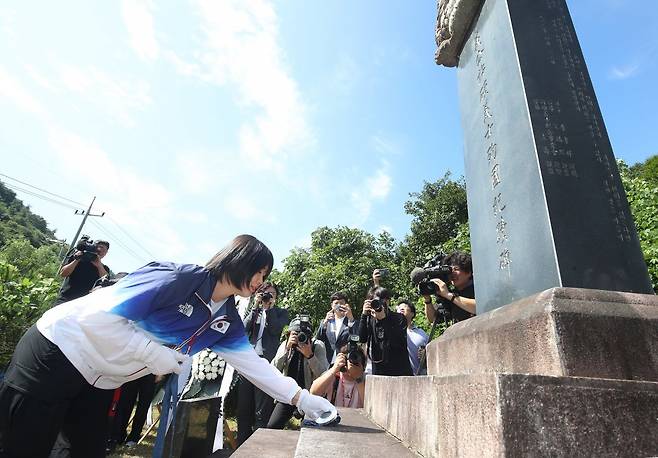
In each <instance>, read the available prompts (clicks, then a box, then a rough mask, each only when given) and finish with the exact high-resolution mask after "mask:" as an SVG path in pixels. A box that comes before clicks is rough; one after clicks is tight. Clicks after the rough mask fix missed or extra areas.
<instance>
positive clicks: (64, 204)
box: [4, 183, 78, 210]
mask: <svg viewBox="0 0 658 458" xmlns="http://www.w3.org/2000/svg"><path fill="white" fill-rule="evenodd" d="M4 185H5V186H6V187H8V188H9V189H13V190H16V191H21V192H24V193H25V194H28V195H30V196H33V197H37V198H39V199H42V200H45V201H48V202H51V203H53V204H57V205H61V206H62V207H66V208H70V209H72V210H78V208H76V207H74V206H73V205H70V204H67V203H64V202H60V201H58V200H55V199H51V198H50V197H47V196H44V195H41V194H39V193H36V192H34V191H30V190H29V189H24V188H21V187H20V186H16V185H14V184H9V183H4Z"/></svg>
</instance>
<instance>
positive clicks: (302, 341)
mask: <svg viewBox="0 0 658 458" xmlns="http://www.w3.org/2000/svg"><path fill="white" fill-rule="evenodd" d="M288 331H289V335H288V339H287V340H285V341H284V342H282V343H281V345H280V346H279V349H278V350H277V352H276V355H275V356H274V359H273V360H272V365H273V366H274V367H276V368H277V369H279V371H280V372H281V373H282V374H283V375H285V376H287V377H291V378H292V379H294V380H295V381H296V382H297V384H298V385H299V386H301V387H304V388H306V389H309V390H310V388H311V384H312V383H313V381H314V380H315V379H317V378H318V377H319V376H320V375H321V374H322V373H323V372H324V371H326V370H327V367H328V366H329V363H327V356H326V354H325V348H324V344H323V343H322V341H319V340H315V339H313V337H312V336H313V327H312V326H311V320H310V318H309V316H308V315H297V316H296V317H295V318H294V319H293V320H292V321H291V322H290V325H289V326H288ZM296 410H297V409H296V408H295V406H293V405H290V404H285V403H283V402H279V403H277V404H276V405H275V406H274V410H273V411H272V416H271V417H270V420H269V422H268V423H267V427H268V428H270V429H283V427H284V426H285V425H286V423H287V422H288V420H290V418H292V416H293V415H295V412H296ZM297 415H298V414H297Z"/></svg>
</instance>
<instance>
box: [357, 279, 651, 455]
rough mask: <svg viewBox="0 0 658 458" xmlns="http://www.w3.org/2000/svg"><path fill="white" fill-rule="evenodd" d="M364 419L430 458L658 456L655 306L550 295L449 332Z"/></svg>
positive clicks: (385, 389)
mask: <svg viewBox="0 0 658 458" xmlns="http://www.w3.org/2000/svg"><path fill="white" fill-rule="evenodd" d="M427 349H428V372H429V374H430V375H428V376H425V377H378V376H369V377H368V378H367V382H366V402H365V411H366V413H367V415H368V416H369V417H370V418H371V419H372V420H373V421H374V422H375V423H377V424H379V425H381V426H382V427H384V428H385V429H386V430H387V431H388V432H390V433H391V434H393V435H394V436H396V437H398V438H399V439H400V440H402V441H403V442H404V443H405V444H406V445H408V446H410V447H411V448H413V449H415V450H416V451H418V452H419V453H420V454H422V455H423V456H426V457H437V456H442V457H443V456H507V455H511V456H528V455H530V456H583V455H587V456H658V351H657V350H658V298H656V296H649V295H640V294H632V293H613V292H604V291H595V290H585V289H574V288H553V289H550V290H547V291H544V292H542V293H540V294H537V295H534V296H531V297H529V298H526V299H523V300H520V301H517V302H514V303H512V304H509V305H507V306H505V307H501V308H499V309H496V310H494V311H492V312H489V313H485V314H483V315H480V316H478V317H475V318H472V319H470V320H467V321H465V322H462V323H458V324H456V325H454V326H452V327H451V328H450V329H449V330H448V331H447V332H446V333H445V334H444V335H443V336H441V337H440V338H439V339H437V340H436V341H434V342H432V343H431V344H430V345H428V347H427Z"/></svg>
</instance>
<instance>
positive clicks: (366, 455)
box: [295, 409, 418, 458]
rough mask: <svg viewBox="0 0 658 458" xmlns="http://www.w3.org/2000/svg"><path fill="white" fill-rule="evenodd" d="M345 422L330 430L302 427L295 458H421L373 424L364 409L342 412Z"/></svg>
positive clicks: (343, 410)
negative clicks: (384, 457)
mask: <svg viewBox="0 0 658 458" xmlns="http://www.w3.org/2000/svg"><path fill="white" fill-rule="evenodd" d="M338 411H339V413H340V416H341V422H340V424H339V425H337V426H334V427H327V428H302V430H301V434H300V435H299V442H298V444H297V451H296V452H295V458H337V457H341V458H342V457H354V458H382V457H383V456H388V457H396V458H398V457H399V458H405V457H409V458H418V455H417V454H416V453H414V452H412V451H411V450H409V449H408V448H407V447H405V446H404V445H403V444H402V443H401V442H400V441H399V440H398V439H396V438H395V437H393V436H391V435H390V434H388V433H386V431H384V430H383V429H382V428H380V427H379V426H377V425H375V424H374V423H372V422H371V421H370V420H368V419H367V418H366V417H365V415H364V414H363V410H362V409H338Z"/></svg>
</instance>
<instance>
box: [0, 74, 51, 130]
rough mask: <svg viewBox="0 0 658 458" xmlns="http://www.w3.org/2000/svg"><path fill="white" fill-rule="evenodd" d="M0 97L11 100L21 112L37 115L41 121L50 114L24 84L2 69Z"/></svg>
mask: <svg viewBox="0 0 658 458" xmlns="http://www.w3.org/2000/svg"><path fill="white" fill-rule="evenodd" d="M0 96H2V97H5V98H7V99H9V100H11V101H12V102H13V103H14V104H15V105H16V106H17V107H18V108H19V109H20V110H22V111H25V112H27V113H30V114H33V115H35V116H36V117H37V118H39V119H41V120H44V121H45V120H47V119H48V117H49V116H48V112H47V111H46V109H45V108H44V107H43V105H42V104H41V102H40V101H39V100H38V99H37V98H36V97H34V96H33V95H32V94H31V93H30V92H29V91H28V90H27V89H26V88H25V87H24V86H23V84H22V83H21V82H20V81H19V80H17V79H16V78H14V77H13V76H11V75H10V74H9V73H8V72H7V71H6V70H5V69H3V68H2V67H0Z"/></svg>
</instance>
